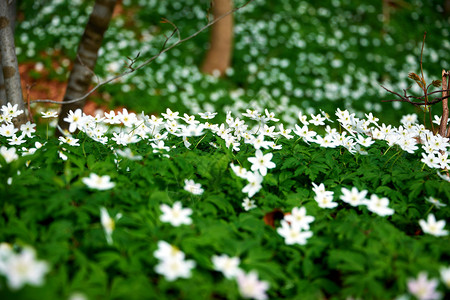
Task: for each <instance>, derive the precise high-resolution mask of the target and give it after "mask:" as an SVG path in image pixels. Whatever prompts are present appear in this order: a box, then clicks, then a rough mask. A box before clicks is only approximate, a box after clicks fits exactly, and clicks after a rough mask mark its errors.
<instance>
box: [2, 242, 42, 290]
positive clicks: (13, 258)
mask: <svg viewBox="0 0 450 300" xmlns="http://www.w3.org/2000/svg"><path fill="white" fill-rule="evenodd" d="M35 256H36V254H35V251H34V249H33V248H30V247H24V248H23V249H22V251H21V252H20V253H18V254H16V253H12V254H11V255H10V256H9V257H8V259H7V261H6V270H5V272H4V275H5V276H6V278H7V279H8V285H9V287H10V288H11V289H15V290H17V289H20V288H22V287H23V286H24V285H25V284H27V283H28V284H30V285H34V286H40V285H42V284H43V283H44V275H45V274H46V273H47V272H48V271H49V266H48V264H47V263H46V262H45V261H38V260H36V257H35Z"/></svg>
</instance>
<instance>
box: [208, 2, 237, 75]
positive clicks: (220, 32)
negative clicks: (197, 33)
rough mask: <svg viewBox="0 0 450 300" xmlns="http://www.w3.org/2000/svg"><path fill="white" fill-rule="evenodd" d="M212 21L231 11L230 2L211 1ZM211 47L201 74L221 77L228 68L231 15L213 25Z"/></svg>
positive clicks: (231, 3) (231, 38)
mask: <svg viewBox="0 0 450 300" xmlns="http://www.w3.org/2000/svg"><path fill="white" fill-rule="evenodd" d="M212 5H213V15H214V19H216V18H218V17H220V16H221V15H223V14H225V13H227V12H229V11H230V10H232V9H233V1H232V0H213V2H212ZM210 41H211V45H210V48H209V50H208V53H207V54H206V58H205V61H204V62H203V65H202V68H201V70H202V72H204V73H207V74H216V73H217V74H218V75H220V76H222V75H223V74H224V73H225V71H226V70H227V69H228V68H229V67H230V64H231V55H232V49H233V48H232V47H233V15H232V14H230V15H228V16H226V17H225V18H223V19H222V20H220V21H219V22H217V23H215V24H214V25H213V26H212V29H211V38H210Z"/></svg>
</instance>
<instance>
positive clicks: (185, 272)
mask: <svg viewBox="0 0 450 300" xmlns="http://www.w3.org/2000/svg"><path fill="white" fill-rule="evenodd" d="M194 267H195V262H194V261H193V260H163V261H161V262H160V263H159V264H157V265H156V266H155V271H156V273H158V274H161V275H164V277H165V278H166V279H167V281H174V280H175V279H177V278H179V277H181V278H189V277H191V269H193V268H194Z"/></svg>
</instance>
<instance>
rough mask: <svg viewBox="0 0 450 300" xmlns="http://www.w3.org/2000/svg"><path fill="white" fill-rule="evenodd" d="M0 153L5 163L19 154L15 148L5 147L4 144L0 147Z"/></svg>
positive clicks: (16, 157)
mask: <svg viewBox="0 0 450 300" xmlns="http://www.w3.org/2000/svg"><path fill="white" fill-rule="evenodd" d="M0 155H1V156H3V158H4V159H5V161H6V163H8V164H9V163H10V162H12V161H14V160H16V159H18V158H19V155H17V153H16V148H9V149H8V148H6V147H5V146H2V147H1V148H0Z"/></svg>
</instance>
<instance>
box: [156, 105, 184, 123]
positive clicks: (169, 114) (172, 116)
mask: <svg viewBox="0 0 450 300" xmlns="http://www.w3.org/2000/svg"><path fill="white" fill-rule="evenodd" d="M161 115H162V116H163V117H164V118H165V119H166V120H170V121H173V120H175V119H179V118H181V117H180V116H178V115H179V112H177V111H176V112H172V111H171V110H170V108H167V109H166V113H161Z"/></svg>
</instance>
